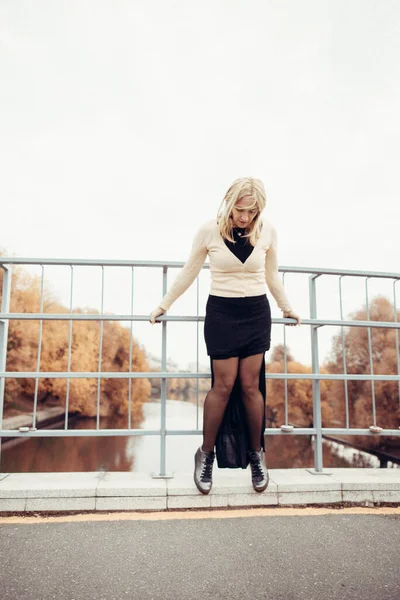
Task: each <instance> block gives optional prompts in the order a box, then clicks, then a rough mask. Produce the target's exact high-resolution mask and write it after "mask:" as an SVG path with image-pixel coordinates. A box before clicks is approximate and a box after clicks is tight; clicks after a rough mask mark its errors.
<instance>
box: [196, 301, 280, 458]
mask: <svg viewBox="0 0 400 600" xmlns="http://www.w3.org/2000/svg"><path fill="white" fill-rule="evenodd" d="M204 337H205V341H206V346H207V353H208V355H209V356H210V364H211V378H212V380H211V381H212V385H213V384H214V369H213V359H214V360H218V359H221V360H222V359H226V358H232V357H234V356H237V357H239V358H246V357H248V356H252V355H254V354H263V353H264V352H266V351H267V350H269V348H270V344H271V311H270V306H269V302H268V299H267V296H266V295H265V294H264V295H262V296H252V297H248V298H222V297H220V296H212V295H210V296H209V298H208V301H207V307H206V318H205V323H204ZM259 390H260V392H261V395H262V397H263V399H264V419H263V424H262V428H261V430H260V442H261V447H262V448H263V449H265V445H264V429H265V401H266V383H265V362H264V360H262V362H261V368H260V374H259ZM249 450H250V438H249V433H248V428H247V424H246V413H245V409H244V405H243V401H242V390H241V385H240V378H239V375H238V376H237V378H236V381H235V384H234V386H233V389H232V392H231V395H230V397H229V402H228V405H227V408H226V410H225V413H224V417H223V420H222V423H221V426H220V428H219V430H218V435H217V439H216V456H217V464H218V467H219V468H220V469H221V468H222V469H224V468H228V469H237V468H242V469H245V468H246V467H247V465H248V464H249V458H248V453H249Z"/></svg>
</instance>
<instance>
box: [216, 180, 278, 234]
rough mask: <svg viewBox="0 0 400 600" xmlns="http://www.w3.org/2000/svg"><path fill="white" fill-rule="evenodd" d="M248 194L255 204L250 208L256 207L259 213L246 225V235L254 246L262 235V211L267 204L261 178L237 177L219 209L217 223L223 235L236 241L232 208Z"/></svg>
mask: <svg viewBox="0 0 400 600" xmlns="http://www.w3.org/2000/svg"><path fill="white" fill-rule="evenodd" d="M246 196H251V197H252V198H253V204H252V205H251V206H250V207H249V208H253V207H256V208H257V214H256V216H255V217H254V219H253V220H252V222H251V223H250V225H249V226H248V227H246V233H245V235H244V237H247V238H248V239H249V240H250V243H251V244H252V246H255V245H256V242H257V240H258V238H259V237H260V232H261V228H262V221H261V213H262V211H263V210H264V208H265V204H266V195H265V189H264V184H263V182H262V181H261V180H260V179H253V178H252V177H243V178H242V179H236V180H235V181H234V182H233V183H232V185H231V187H230V188H229V190H228V191H227V192H226V194H225V197H224V199H223V200H222V202H221V204H220V207H219V209H218V214H217V223H218V225H219V231H220V234H221V236H222V237H223V238H224V239H226V240H229V241H230V242H234V239H233V224H232V219H231V215H232V209H233V207H234V206H235V204H236V202H237V201H238V200H241V199H242V198H244V197H246Z"/></svg>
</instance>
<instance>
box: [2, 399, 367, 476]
mask: <svg viewBox="0 0 400 600" xmlns="http://www.w3.org/2000/svg"><path fill="white" fill-rule="evenodd" d="M143 410H144V420H143V422H142V424H141V428H142V429H152V430H154V429H159V427H160V412H161V405H160V403H159V402H148V403H146V404H144V406H143ZM166 414H167V428H169V429H180V430H193V429H196V428H197V427H196V414H197V410H196V405H195V404H192V403H190V402H182V401H179V400H167V410H166ZM202 417H203V415H202V409H201V408H199V409H198V417H197V418H198V423H199V426H200V428H201V424H202ZM100 426H101V428H105V427H107V428H112V427H114V428H122V427H125V424H121V423H119V424H118V423H116V422H115V420H114V421H110V420H107V419H102V420H101V425H100ZM69 427H70V428H71V429H95V427H96V421H95V419H75V420H72V421H71V423H70V425H69ZM200 443H201V435H179V436H178V435H171V436H167V443H166V446H167V451H166V457H167V460H166V467H167V472H190V471H192V469H193V455H194V453H195V451H196V449H197V448H198V446H199V445H200ZM266 451H267V464H268V466H269V467H270V468H273V469H286V468H312V467H313V466H314V452H313V447H312V441H311V439H310V437H309V436H293V437H288V436H279V435H278V436H269V437H268V438H267V446H266ZM323 464H324V467H327V468H329V467H379V460H378V459H377V458H375V457H374V456H372V455H369V454H367V453H365V452H359V451H357V450H354V449H353V448H348V447H345V446H343V445H341V444H336V443H334V442H331V441H324V448H323ZM0 466H1V471H2V472H3V473H21V472H24V473H29V472H33V473H40V472H66V471H102V470H105V471H106V470H107V471H132V472H142V473H154V472H158V471H159V469H160V440H159V437H158V436H130V437H127V436H107V437H70V438H62V437H60V438H56V437H54V438H53V437H51V438H28V439H26V440H24V441H23V442H22V443H17V444H15V445H11V446H10V447H7V446H5V447H4V448H3V449H2V455H1V465H0Z"/></svg>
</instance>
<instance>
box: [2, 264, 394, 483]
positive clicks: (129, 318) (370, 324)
mask: <svg viewBox="0 0 400 600" xmlns="http://www.w3.org/2000/svg"><path fill="white" fill-rule="evenodd" d="M1 261H2V262H1V263H0V267H1V269H2V271H3V282H2V298H1V314H0V440H1V437H57V436H120V435H122V436H127V435H128V436H133V435H158V436H160V469H159V472H158V473H157V474H155V476H158V477H168V476H170V475H168V474H167V470H166V437H167V435H199V434H200V433H201V431H200V429H199V418H198V410H197V418H196V429H194V430H178V429H167V427H166V400H167V380H168V379H170V378H181V379H196V380H197V409H198V407H199V398H198V396H199V394H198V391H199V388H198V382H199V379H203V378H210V373H199V372H198V366H199V329H198V326H199V323H200V322H202V321H204V317H203V316H200V315H199V280H197V310H196V313H197V314H196V315H195V316H169V315H164V316H162V317H160V321H161V322H162V338H161V339H162V341H161V371H160V372H154V371H150V372H132V340H133V338H132V324H133V322H135V321H148V320H149V316H148V315H134V314H133V294H134V270H135V268H141V269H144V268H157V269H161V270H162V274H163V276H162V293H163V294H165V292H166V290H167V274H168V269H175V268H181V267H182V266H183V263H179V262H161V261H127V260H125V261H115V260H70V259H29V258H14V257H12V258H9V257H2V258H1ZM13 265H35V266H40V268H41V294H40V311H39V313H25V312H24V313H15V312H14V313H12V312H10V298H11V278H12V266H13ZM49 265H52V266H54V265H58V266H61V265H63V266H69V267H70V306H69V312H68V313H65V314H64V313H62V314H50V313H44V312H43V282H44V273H45V267H46V266H49ZM76 266H91V267H93V266H95V267H99V268H101V273H102V284H101V312H100V314H81V313H73V312H72V292H73V285H74V267H76ZM105 267H107V268H112V267H126V268H127V269H129V270H130V271H131V299H130V308H131V311H130V314H128V315H125V314H104V313H103V309H104V268H105ZM204 268H206V269H207V268H208V265H205V266H204ZM280 271H281V272H282V273H283V277H285V275H286V274H289V273H297V274H303V275H308V276H309V301H310V319H303V320H302V323H303V324H304V325H306V326H309V327H310V328H311V357H312V372H311V373H288V371H287V354H286V332H285V325H287V324H288V323H290V322H291V320H290V319H283V318H278V319H273V323H275V324H282V325H283V328H284V371H283V373H267V375H266V377H267V379H283V380H284V382H285V387H284V407H285V423H283V424H282V425H281V426H280V427H277V428H266V429H265V433H266V435H312V436H313V437H314V466H315V472H316V473H320V472H322V470H323V465H322V438H323V435H325V434H326V435H328V434H336V435H388V436H399V435H400V431H399V429H383V428H381V427H380V426H379V424H378V423H377V420H376V397H375V382H376V381H397V382H398V389H399V398H400V352H399V329H400V324H399V322H398V318H397V301H396V285H397V283H398V281H399V279H400V274H398V273H382V272H365V271H339V270H336V269H317V268H303V267H281V268H280ZM324 275H325V276H337V277H338V278H339V279H338V280H339V298H340V319H339V320H326V319H318V318H317V287H316V282H317V279H318V278H320V277H321V276H324ZM344 277H361V278H364V279H365V292H366V308H367V320H366V321H353V320H345V319H344V317H343V304H342V279H343V278H344ZM371 278H378V279H386V280H393V303H394V321H388V322H385V321H370V320H369V317H370V313H369V298H368V281H369V280H370V279H371ZM12 319H15V320H37V321H39V342H38V357H37V365H36V370H35V371H29V372H28V371H14V372H11V371H7V370H6V356H7V340H8V323H9V321H10V320H12ZM47 320H54V321H68V322H69V338H68V366H67V371H63V372H54V371H50V372H44V371H41V370H40V356H41V354H40V353H41V341H42V327H43V321H47ZM74 321H97V322H99V323H100V351H99V360H98V370H97V372H92V371H89V372H76V371H71V352H72V348H71V341H72V323H73V322H74ZM104 321H126V322H130V344H129V357H130V362H129V371H128V372H106V371H102V369H101V366H102V365H101V355H102V353H101V347H102V343H103V323H104ZM169 321H171V322H173V321H181V322H196V323H197V332H196V344H197V360H196V364H197V372H196V373H187V372H181V371H178V372H168V371H167V323H168V322H169ZM320 327H340V328H341V339H342V352H343V373H320V368H319V354H318V330H319V328H320ZM345 327H362V328H367V331H368V351H369V361H370V373H365V374H361V375H360V374H349V373H348V372H347V365H346V352H345V347H344V328H345ZM374 327H379V328H392V329H395V331H396V336H395V347H396V360H397V375H389V374H388V375H376V374H374V373H373V361H372V338H371V329H372V328H374ZM6 378H33V379H34V380H35V391H34V402H33V418H32V427H30V428H27V430H25V429H26V428H21V429H24V430H23V431H19V430H5V429H3V424H2V421H3V410H4V388H5V380H6ZM40 378H65V379H67V386H66V410H65V424H64V429H62V430H46V429H42V430H37V429H36V418H37V397H38V382H39V379H40ZM77 378H90V379H93V378H95V379H97V412H96V429H94V430H93V429H80V430H69V429H68V407H69V385H70V381H71V380H72V379H77ZM118 378H123V379H128V380H129V387H128V395H129V404H128V406H129V408H128V427H127V428H124V429H100V426H99V420H100V385H101V380H102V379H118ZM135 378H150V379H156V378H159V379H161V419H160V428H159V429H156V430H143V429H134V428H132V427H131V394H132V380H133V379H135ZM291 379H296V380H300V379H306V380H311V381H312V395H313V426H312V427H296V428H295V427H293V425H291V424H290V423H289V422H288V414H289V406H288V385H287V383H288V381H289V380H291ZM322 380H341V381H343V382H344V386H345V415H346V416H345V419H346V426H345V427H343V428H340V427H322V420H321V391H320V382H321V381H322ZM360 380H361V381H371V385H372V415H373V422H372V424H371V425H370V426H369V427H368V428H366V429H360V428H351V427H350V423H349V398H348V381H360Z"/></svg>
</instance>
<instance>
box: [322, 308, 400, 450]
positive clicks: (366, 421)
mask: <svg viewBox="0 0 400 600" xmlns="http://www.w3.org/2000/svg"><path fill="white" fill-rule="evenodd" d="M369 312H370V320H372V321H388V322H390V321H394V307H393V304H391V303H390V302H389V300H387V299H386V298H383V297H377V298H375V299H374V300H373V301H372V302H371V305H370V311H369ZM352 317H353V319H354V320H361V321H365V320H367V312H366V308H365V307H363V308H362V309H361V310H359V311H357V312H356V313H355V314H354V315H352ZM397 319H398V321H400V313H398V315H397ZM370 331H371V342H372V344H371V345H372V367H373V372H374V374H375V375H384V374H385V375H397V373H398V365H397V355H396V331H395V330H394V329H388V328H371V330H370ZM397 335H399V333H397ZM344 346H345V356H346V365H347V372H348V373H354V374H361V375H363V374H365V373H367V374H368V373H370V372H371V369H370V356H369V349H368V330H367V328H365V327H350V328H348V329H346V330H345V334H344ZM325 368H326V370H327V371H328V372H329V373H343V349H342V338H341V334H339V335H338V336H336V337H335V339H334V341H333V347H332V352H331V357H330V360H329V361H327V363H326V364H325ZM374 388H375V405H376V422H377V425H379V426H380V427H383V428H389V429H397V428H398V427H399V419H400V404H399V384H398V382H397V381H376V382H375V384H374ZM348 397H349V420H350V426H351V427H363V428H368V427H369V426H370V425H372V424H373V414H372V384H371V382H370V381H349V382H348ZM327 400H328V402H329V403H330V405H331V406H332V410H333V418H334V422H333V424H334V425H336V426H344V425H345V384H344V382H343V381H333V382H332V385H331V388H330V390H329V393H328V395H327ZM385 443H386V442H385V440H384V438H371V440H370V447H373V446H374V447H376V446H380V447H383V446H384V444H385ZM397 443H398V442H397Z"/></svg>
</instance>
